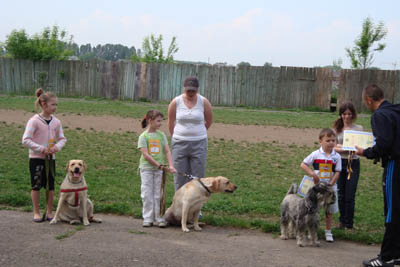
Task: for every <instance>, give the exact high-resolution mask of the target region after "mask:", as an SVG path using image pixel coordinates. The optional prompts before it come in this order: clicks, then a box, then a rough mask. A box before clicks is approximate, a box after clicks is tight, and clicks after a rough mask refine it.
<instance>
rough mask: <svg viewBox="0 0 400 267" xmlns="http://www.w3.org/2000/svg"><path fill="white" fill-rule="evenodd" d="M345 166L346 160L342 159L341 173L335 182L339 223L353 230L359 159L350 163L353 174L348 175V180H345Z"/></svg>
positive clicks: (346, 174) (346, 173)
mask: <svg viewBox="0 0 400 267" xmlns="http://www.w3.org/2000/svg"><path fill="white" fill-rule="evenodd" d="M347 165H348V160H347V159H342V171H341V172H340V176H339V179H338V181H337V185H338V195H339V212H340V217H339V221H340V223H341V224H343V225H344V226H345V227H346V228H353V218H354V205H355V198H356V190H357V184H358V178H359V176H360V159H353V160H352V162H351V168H352V169H353V172H352V173H351V175H350V180H347V176H348V172H347Z"/></svg>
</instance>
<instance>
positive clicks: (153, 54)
mask: <svg viewBox="0 0 400 267" xmlns="http://www.w3.org/2000/svg"><path fill="white" fill-rule="evenodd" d="M162 40H163V36H162V35H161V34H160V35H159V36H158V37H155V36H154V35H153V34H151V35H150V36H146V37H145V38H144V39H143V43H142V50H141V52H140V53H135V54H134V55H133V56H132V57H131V60H133V61H138V62H158V63H173V62H174V54H175V53H176V52H178V50H179V48H178V45H177V44H176V37H175V36H174V37H172V40H171V43H170V45H169V47H168V50H167V55H164V49H163V44H162Z"/></svg>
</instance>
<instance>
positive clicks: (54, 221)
mask: <svg viewBox="0 0 400 267" xmlns="http://www.w3.org/2000/svg"><path fill="white" fill-rule="evenodd" d="M57 222H58V221H57V219H56V218H55V217H54V218H53V220H51V221H50V224H56V223H57Z"/></svg>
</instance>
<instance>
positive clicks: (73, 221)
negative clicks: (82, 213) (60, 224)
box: [69, 220, 81, 225]
mask: <svg viewBox="0 0 400 267" xmlns="http://www.w3.org/2000/svg"><path fill="white" fill-rule="evenodd" d="M69 224H72V225H78V224H81V221H79V220H72V221H70V222H69Z"/></svg>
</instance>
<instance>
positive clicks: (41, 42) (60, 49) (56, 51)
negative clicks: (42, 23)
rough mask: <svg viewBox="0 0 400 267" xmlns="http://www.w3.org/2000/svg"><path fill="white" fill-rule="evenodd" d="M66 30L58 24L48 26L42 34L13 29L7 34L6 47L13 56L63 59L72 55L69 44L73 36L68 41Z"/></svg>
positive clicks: (19, 57) (30, 58)
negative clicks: (60, 28) (31, 33)
mask: <svg viewBox="0 0 400 267" xmlns="http://www.w3.org/2000/svg"><path fill="white" fill-rule="evenodd" d="M66 39H67V33H66V31H64V30H62V31H60V30H59V28H58V26H53V28H52V29H50V28H49V27H46V28H45V29H44V30H43V32H42V33H41V34H35V35H33V36H32V37H30V36H29V35H28V34H27V33H26V32H25V30H20V31H16V30H13V31H12V32H11V34H10V35H8V36H7V40H6V42H5V46H4V47H5V49H6V51H7V53H8V54H9V55H10V56H12V57H13V58H17V59H29V60H34V61H37V60H51V59H57V60H63V59H66V58H67V57H68V56H70V55H72V51H70V50H69V49H68V45H69V44H70V43H71V42H72V36H71V37H70V40H69V41H67V40H66Z"/></svg>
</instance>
